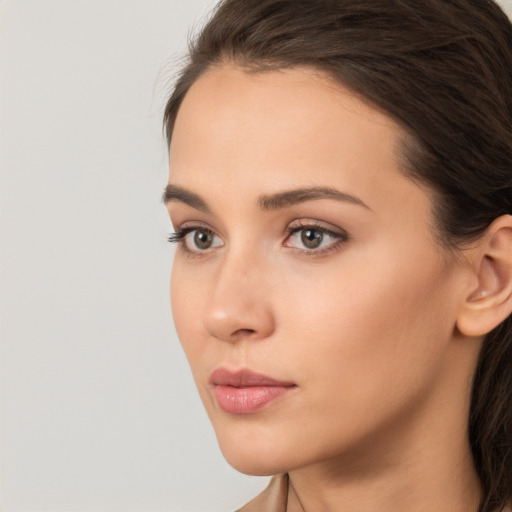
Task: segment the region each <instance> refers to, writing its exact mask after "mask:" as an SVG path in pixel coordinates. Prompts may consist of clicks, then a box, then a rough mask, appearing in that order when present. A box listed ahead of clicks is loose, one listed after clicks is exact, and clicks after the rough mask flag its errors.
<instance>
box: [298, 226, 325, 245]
mask: <svg viewBox="0 0 512 512" xmlns="http://www.w3.org/2000/svg"><path fill="white" fill-rule="evenodd" d="M300 239H301V242H302V243H303V245H304V247H307V248H308V249H316V248H317V247H319V246H320V245H321V244H322V240H323V239H324V234H323V233H322V232H321V231H319V230H318V229H312V228H307V229H303V230H301V235H300Z"/></svg>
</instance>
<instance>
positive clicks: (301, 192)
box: [162, 185, 371, 213]
mask: <svg viewBox="0 0 512 512" xmlns="http://www.w3.org/2000/svg"><path fill="white" fill-rule="evenodd" d="M318 199H334V200H336V201H343V202H347V203H352V204H355V205H359V206H362V207H364V208H366V209H368V210H371V208H370V207H369V206H367V205H366V204H365V203H364V202H363V201H362V200H361V199H359V198H358V197H356V196H353V195H351V194H347V193H346V192H341V191H339V190H336V189H335V188H330V187H309V188H298V189H294V190H287V191H284V192H278V193H276V194H266V195H263V196H260V197H259V198H258V206H259V207H260V208H261V209H262V210H265V211H271V210H281V209H283V208H287V207H289V206H293V205H296V204H300V203H304V202H306V201H315V200H318ZM162 201H163V202H164V203H165V204H167V203H170V202H173V201H177V202H180V203H184V204H187V205H189V206H191V207H192V208H195V209H196V210H200V211H202V212H205V213H211V210H210V208H209V207H208V205H207V204H206V202H205V201H204V200H203V199H202V198H201V196H199V195H198V194H195V193H194V192H191V191H189V190H187V189H185V188H182V187H179V186H177V185H167V186H166V187H165V189H164V193H163V196H162Z"/></svg>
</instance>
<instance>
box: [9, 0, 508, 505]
mask: <svg viewBox="0 0 512 512" xmlns="http://www.w3.org/2000/svg"><path fill="white" fill-rule="evenodd" d="M502 3H503V5H504V6H505V7H506V8H507V9H508V10H509V12H512V5H511V0H505V1H503V2H502ZM213 4H214V2H213V1H212V0H2V1H0V208H1V210H0V234H1V237H0V249H1V256H0V265H1V266H0V335H1V352H0V408H1V423H0V510H1V511H2V512H64V511H66V512H69V511H77V512H82V511H83V512H114V511H123V512H160V511H165V512H195V511H197V512H217V511H218V512H221V511H222V512H228V511H231V510H234V509H236V508H237V507H238V506H240V505H241V504H243V503H244V502H246V501H248V500H249V498H251V497H252V496H254V495H256V494H257V493H258V492H259V491H260V489H262V488H263V487H264V486H265V485H266V482H267V479H265V478H256V477H247V476H244V475H240V474H238V473H237V472H235V471H234V470H233V469H231V468H230V467H229V466H228V465H227V464H226V462H225V461H224V459H223V458H222V455H221V454H220V452H219V450H218V448H217V444H216V441H215V436H214V434H213V431H212V429H211V427H210V425H209V423H208V420H207V417H206V414H205V413H204V411H203V408H202V405H201V404H200V401H199V398H198V396H197V393H196V390H195V387H194V384H193V381H192V378H191V375H190V371H189V369H188V366H187V364H186V360H185V357H184V355H183V353H182V351H181V348H180V345H179V341H178V339H177V337H176V334H175V332H174V329H173V326H172V320H171V313H170V307H169V292H168V288H169V273H170V266H171V260H172V250H171V249H170V247H168V244H167V242H166V241H165V239H166V233H167V232H168V231H169V230H170V227H171V226H170V223H169V220H168V218H167V216H166V213H165V210H164V208H163V206H162V205H161V204H160V195H161V193H162V190H163V187H164V185H165V183H166V180H167V155H166V148H165V143H164V141H163V137H162V133H161V114H162V110H163V105H164V102H165V96H166V92H168V90H169V83H170V80H172V77H173V73H174V72H176V70H177V67H178V64H179V62H180V59H181V58H182V57H183V56H184V55H185V49H186V39H187V34H188V32H189V29H190V28H191V27H192V26H193V25H195V26H197V25H200V24H201V21H202V20H203V19H204V16H205V14H206V13H207V12H208V10H209V9H210V8H211V7H212V6H213Z"/></svg>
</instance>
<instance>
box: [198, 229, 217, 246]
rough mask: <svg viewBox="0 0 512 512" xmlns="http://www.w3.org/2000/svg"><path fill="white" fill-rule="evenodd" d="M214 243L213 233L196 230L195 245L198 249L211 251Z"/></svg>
mask: <svg viewBox="0 0 512 512" xmlns="http://www.w3.org/2000/svg"><path fill="white" fill-rule="evenodd" d="M212 242H213V233H211V232H208V231H199V230H196V231H195V232H194V245H195V246H196V247H197V248H198V249H202V250H204V249H209V248H210V246H211V245H212Z"/></svg>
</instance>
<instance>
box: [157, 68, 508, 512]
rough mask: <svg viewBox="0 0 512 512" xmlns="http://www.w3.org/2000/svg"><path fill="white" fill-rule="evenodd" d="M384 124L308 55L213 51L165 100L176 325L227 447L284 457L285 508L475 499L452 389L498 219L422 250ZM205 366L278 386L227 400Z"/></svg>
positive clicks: (490, 276)
mask: <svg viewBox="0 0 512 512" xmlns="http://www.w3.org/2000/svg"><path fill="white" fill-rule="evenodd" d="M401 136H403V133H402V131H401V129H400V127H399V126H397V124H396V123H394V122H393V121H392V120H391V119H390V118H389V117H387V116H386V115H385V114H383V113H381V112H379V111H378V110H376V109H374V108H373V107H371V106H369V105H368V104H366V103H365V102H363V101H361V100H360V99H359V98H358V97H357V96H355V95H354V94H353V93H352V92H350V91H349V90H347V89H344V88H343V87H341V86H340V85H334V84H332V82H330V81H329V80H327V79H326V78H325V77H322V76H319V75H318V73H314V72H313V71H311V70H308V69H292V70H286V71H273V72H265V73H260V74H248V73H245V72H244V71H242V70H240V69H237V68H236V67H234V66H232V65H228V64H226V65H222V66H220V67H217V68H214V69H212V70H210V71H208V72H207V73H206V74H204V75H203V76H202V77H200V78H199V79H198V80H197V82H196V83H195V84H194V85H193V86H192V88H191V89H190V91H189V92H188V94H187V96H186V97H185V99H184V102H183V104H182V106H181V108H180V112H179V114H178V118H177V121H176V125H175V129H174V133H173V138H172V144H171V152H170V169H171V171H170V180H169V184H170V185H172V187H173V188H172V189H170V193H169V194H168V198H167V199H168V208H169V212H170V215H171V219H172V222H173V225H174V228H175V230H176V231H178V232H180V233H181V235H182V237H181V241H180V244H179V247H178V250H177V253H176V256H175V262H174V268H173V276H172V283H171V299H172V306H173V313H174V319H175V323H176V328H177V331H178V334H179V337H180V340H181V342H182V344H183V347H184V350H185V352H186V354H187V357H188V360H189V363H190V365H191V368H192V372H193V374H194V378H195V381H196V384H197V387H198V390H199V393H200V395H201V398H202V400H203V403H204V405H205V408H206V410H207V412H208V415H209V417H210V419H211V421H212V424H213V426H214V429H215V432H216V435H217V438H218V441H219V444H220V447H221V449H222V451H223V453H224V455H225V457H226V459H227V460H228V462H229V463H230V464H231V465H233V466H234V467H235V468H236V469H238V470H240V471H242V472H244V473H248V474H260V475H263V474H265V475H269V474H277V473H282V472H288V473H289V475H290V483H291V485H290V490H289V500H288V511H289V512H290V511H291V512H295V511H301V510H306V511H319V510H321V511H322V512H329V511H332V512H335V511H336V512H339V511H340V510H347V511H350V512H363V511H364V512H369V511H370V512H371V511H379V512H386V511H389V512H396V511H397V510H404V511H405V510H407V511H408V512H423V511H425V512H426V511H429V512H431V511H432V510H435V511H436V512H444V511H446V512H458V511H460V512H468V511H476V510H477V508H478V501H479V498H480V494H481V489H480V485H479V481H478V477H477V475H476V473H475V470H474V467H473V464H472V459H471V454H470V448H469V442H468V439H467V436H466V428H467V427H466V426H467V418H468V413H469V396H470V389H471V382H472V377H473V374H474V371H475V367H476V362H477V358H478V354H479V350H480V347H481V341H482V337H483V335H484V334H485V333H486V332H488V331H489V330H491V329H492V328H493V326H494V325H497V323H496V322H498V323H499V322H500V321H501V320H500V319H501V318H505V317H506V316H503V315H507V311H508V313H510V310H511V309H512V304H511V303H512V300H510V294H512V285H511V284H510V275H511V274H512V272H508V271H505V270H504V269H506V268H508V269H509V270H510V268H512V262H510V261H509V260H510V258H509V260H507V257H506V256H503V255H506V254H510V253H512V251H511V250H510V249H511V245H512V242H510V243H509V242H508V240H509V239H511V240H512V237H511V236H510V233H511V232H512V231H511V230H512V222H511V220H510V218H509V217H508V216H506V217H504V218H501V219H500V221H499V222H496V223H495V225H494V226H493V227H492V229H490V230H489V233H488V235H486V237H484V238H483V239H482V242H481V243H480V244H478V245H477V246H475V247H473V248H471V249H468V250H467V252H466V253H465V254H464V256H463V257H454V256H453V255H452V254H451V253H449V252H448V251H447V250H445V249H444V248H443V247H441V245H440V244H439V242H438V241H437V240H436V239H435V237H434V235H433V218H432V213H431V209H432V202H431V196H430V193H429V190H428V189H427V188H426V187H423V186H420V185H418V184H416V183H414V182H413V181H411V180H410V179H408V178H407V177H405V176H404V174H403V173H402V171H401V169H400V158H399V155H397V143H398V141H399V139H400V137H401ZM297 190H299V191H301V192H300V193H298V192H297ZM333 191H334V192H333ZM289 192H291V193H289ZM315 244H318V245H315ZM507 244H508V245H507ZM491 246H492V247H493V250H494V252H493V256H492V257H491V256H489V254H490V253H491V249H490V247H491ZM507 251H508V253H507ZM498 260H499V261H500V262H502V264H501V263H500V265H499V266H498V265H494V262H495V261H498ZM503 262H504V263H503ZM507 265H508V267H507ZM498 267H499V268H498ZM507 272H508V274H507ZM507 276H508V277H507ZM507 290H509V291H510V293H509V291H507ZM507 293H508V294H509V299H508V302H507V299H506V295H507ZM498 294H499V297H500V300H501V302H500V301H498V300H496V301H495V302H494V303H493V304H494V305H496V304H498V303H499V304H500V305H501V306H500V307H501V309H500V310H499V311H498V310H497V308H496V307H495V306H491V305H489V304H490V302H489V299H490V298H491V297H497V296H498ZM486 301H487V302H486ZM486 304H487V306H486ZM221 367H222V368H226V369H228V370H229V371H238V370H240V369H250V370H252V371H254V372H257V373H259V374H264V375H267V376H270V377H272V378H273V379H278V380H279V381H285V382H287V383H292V384H293V386H292V388H291V390H290V391H289V392H287V393H285V394H284V396H282V397H280V398H278V399H276V400H273V401H271V402H270V403H269V404H267V405H266V406H265V407H263V408H262V409H259V410H257V411H254V412H251V413H244V414H234V413H229V412H226V411H225V410H223V409H222V407H220V406H219V403H218V400H217V398H216V395H215V390H214V389H213V387H212V383H211V374H212V372H213V371H214V370H216V369H218V368H221Z"/></svg>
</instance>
